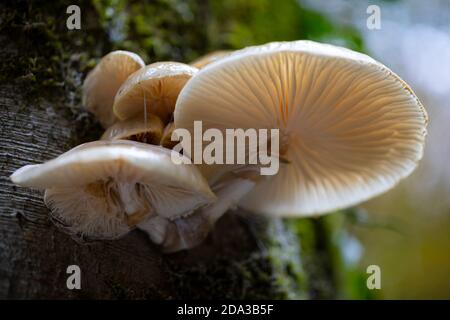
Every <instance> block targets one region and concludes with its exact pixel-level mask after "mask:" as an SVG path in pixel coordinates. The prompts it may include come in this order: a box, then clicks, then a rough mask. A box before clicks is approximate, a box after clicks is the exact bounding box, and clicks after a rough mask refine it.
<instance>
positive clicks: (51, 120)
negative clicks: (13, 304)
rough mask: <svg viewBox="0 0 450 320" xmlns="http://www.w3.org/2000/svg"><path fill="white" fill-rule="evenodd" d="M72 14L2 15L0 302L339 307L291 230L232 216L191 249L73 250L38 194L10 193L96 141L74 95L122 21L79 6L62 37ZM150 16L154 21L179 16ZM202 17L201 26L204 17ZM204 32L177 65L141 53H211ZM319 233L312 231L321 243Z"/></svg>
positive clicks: (131, 240) (96, 129)
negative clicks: (321, 302)
mask: <svg viewBox="0 0 450 320" xmlns="http://www.w3.org/2000/svg"><path fill="white" fill-rule="evenodd" d="M69 4H70V2H68V3H65V2H64V1H56V2H42V3H39V2H37V3H36V2H29V1H22V2H17V1H14V3H8V2H6V3H5V2H3V1H2V3H1V4H0V10H1V11H0V23H1V25H0V28H1V32H0V65H1V70H0V105H1V107H0V117H1V132H0V144H1V168H0V170H1V184H0V190H1V192H0V299H4V298H48V299H53V298H56V299H67V298H101V299H109V298H112V299H118V298H130V299H142V298H145V299H146V298H164V299H172V298H311V297H312V298H321V297H327V298H332V297H334V296H335V291H336V290H335V280H334V277H333V275H332V272H331V271H330V270H332V269H331V267H330V265H331V260H330V257H329V254H328V252H327V250H326V246H325V247H324V246H323V245H322V244H321V243H322V242H320V241H316V242H315V243H318V245H314V246H313V247H311V248H309V251H308V252H309V253H308V255H309V256H305V255H306V254H301V253H302V252H301V248H302V246H301V245H300V239H299V237H298V234H297V232H296V230H294V229H295V228H294V227H293V225H294V223H295V222H289V223H286V222H283V221H281V220H276V219H274V220H267V219H262V218H258V219H256V218H251V217H250V218H249V217H243V216H242V215H241V212H229V213H227V214H226V215H225V216H224V217H223V218H222V219H220V221H219V222H218V224H217V225H216V227H215V229H214V230H213V232H212V233H211V235H210V236H209V237H208V239H207V240H206V241H205V243H204V244H202V245H200V246H199V247H198V248H195V249H193V250H189V251H185V252H180V253H176V254H171V255H164V254H162V253H161V252H160V251H159V250H158V248H157V247H156V246H155V245H153V244H152V243H150V241H149V240H148V239H147V237H146V236H145V235H144V234H143V233H141V232H139V231H133V232H131V233H130V234H129V235H127V236H125V237H124V238H122V239H120V240H116V241H102V242H95V243H92V244H80V243H77V242H75V241H74V240H72V239H71V238H70V237H69V236H67V235H66V234H64V233H62V232H61V231H60V230H58V229H57V228H55V226H53V225H52V223H51V222H50V220H49V218H48V209H47V208H46V207H45V205H44V203H43V200H42V192H39V191H34V190H30V189H27V188H19V187H15V186H13V185H12V183H11V182H10V180H9V175H11V173H12V172H13V171H14V170H16V169H17V168H19V167H21V166H23V165H26V164H34V163H41V162H44V161H46V160H49V159H51V158H53V157H56V156H58V155H59V154H61V153H63V152H65V151H67V150H69V149H70V148H72V147H74V146H76V145H77V144H80V143H82V142H86V141H91V140H95V139H98V137H99V136H100V134H101V129H100V126H99V124H98V123H97V122H95V120H94V118H93V117H92V115H90V114H89V113H87V112H86V111H84V110H83V108H82V106H81V102H80V87H81V84H82V80H83V79H84V76H85V74H86V71H88V69H90V68H91V67H92V65H93V62H94V60H93V59H95V58H98V57H100V56H101V55H103V54H104V53H106V52H108V51H110V50H111V49H114V48H116V46H117V41H122V40H123V38H121V35H120V34H119V36H118V37H119V40H117V35H111V32H112V31H111V30H113V31H114V30H115V29H114V28H115V27H114V26H116V25H117V24H120V19H122V18H123V16H122V14H119V13H117V12H116V13H115V15H113V17H107V15H106V14H105V13H104V11H102V10H104V9H105V8H101V7H99V6H98V4H97V6H93V5H92V4H91V3H90V1H82V3H81V4H79V6H80V8H81V13H82V25H81V26H82V28H81V30H71V31H69V30H67V29H66V18H67V17H68V16H69V15H68V14H66V8H67V6H68V5H69ZM146 6H149V7H150V9H148V10H147V11H146V12H150V13H151V12H153V10H166V11H168V12H169V13H172V11H173V10H174V9H173V8H170V7H167V8H156V9H155V8H153V9H152V8H151V6H153V5H151V4H147V5H146ZM202 6H203V7H202ZM202 6H200V7H199V8H197V10H199V11H198V12H197V13H198V15H199V17H202V16H204V11H202V10H207V8H205V7H204V6H206V4H203V5H202ZM171 10H172V11H171ZM169 15H170V14H169ZM105 16H106V18H105ZM202 21H203V20H202V19H201V18H200V19H199V21H196V27H195V30H194V29H190V31H189V32H197V36H198V37H197V38H195V37H194V38H192V37H191V38H192V39H191V40H183V41H184V42H183V43H181V44H180V45H179V47H178V48H177V50H176V51H175V52H174V53H173V54H170V53H168V52H165V51H164V52H160V51H158V50H157V49H155V48H156V47H154V46H153V47H151V48H141V50H145V54H146V55H147V58H148V56H152V58H153V59H152V60H157V59H167V58H178V59H182V58H185V57H189V56H190V55H192V52H194V53H195V52H201V50H205V51H206V48H208V43H207V41H208V40H207V39H206V37H205V35H204V31H203V30H202ZM133 26H135V25H133V24H130V27H129V28H128V30H127V33H126V35H125V38H126V40H127V41H128V42H127V45H128V46H131V47H133V46H137V45H141V44H142V41H141V38H139V35H138V34H137V33H136V30H134V29H133ZM183 27H184V25H178V26H174V25H173V24H170V28H169V29H167V30H162V31H161V32H163V31H164V32H166V33H168V34H169V36H168V37H170V33H171V32H174V33H176V32H181V31H180V30H181V29H183ZM122 36H123V34H122ZM177 36H179V34H177ZM115 37H116V38H115ZM133 39H136V40H133ZM202 41H203V42H204V43H203V44H202ZM169 51H170V50H169ZM147 62H148V60H147ZM318 223H319V224H320V221H316V222H314V223H311V224H308V226H307V228H308V230H309V231H308V232H309V233H310V235H312V236H313V237H317V238H320V237H322V235H321V234H320V232H318V230H319V231H320V227H317V226H318ZM310 264H314V268H310V267H308V265H310ZM69 265H78V266H79V267H80V269H81V290H69V289H68V288H67V286H66V280H67V277H68V276H69V274H67V273H66V270H67V267H68V266H69ZM311 270H315V271H314V272H312V271H311ZM317 270H325V271H324V272H322V273H320V272H319V273H318V271H317ZM314 277H318V278H320V286H317V285H315V283H317V281H316V279H315V278H314Z"/></svg>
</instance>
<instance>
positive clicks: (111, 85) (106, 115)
mask: <svg viewBox="0 0 450 320" xmlns="http://www.w3.org/2000/svg"><path fill="white" fill-rule="evenodd" d="M144 65H145V64H144V61H143V60H142V59H141V58H140V57H139V56H138V55H137V54H135V53H133V52H129V51H122V50H118V51H113V52H111V53H109V54H107V55H106V56H104V57H103V58H102V59H101V60H100V62H99V64H98V65H97V66H96V67H95V68H94V69H93V70H92V71H91V72H90V73H89V74H88V75H87V77H86V79H85V80H84V83H83V105H84V106H85V107H86V109H88V110H89V111H91V112H92V113H93V114H94V115H95V116H96V117H97V118H98V120H99V121H100V123H101V124H102V126H103V127H104V128H107V127H109V126H110V125H112V124H113V123H114V122H115V121H116V117H115V116H114V113H113V112H112V107H113V103H114V96H115V95H116V93H117V90H119V88H120V86H121V85H122V83H124V81H125V80H126V79H127V78H128V76H129V75H130V74H132V73H133V72H135V71H136V70H138V69H140V68H142V67H144Z"/></svg>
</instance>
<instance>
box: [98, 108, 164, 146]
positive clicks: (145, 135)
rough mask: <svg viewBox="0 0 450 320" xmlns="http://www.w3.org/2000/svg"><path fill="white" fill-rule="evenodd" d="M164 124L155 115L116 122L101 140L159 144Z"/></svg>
mask: <svg viewBox="0 0 450 320" xmlns="http://www.w3.org/2000/svg"><path fill="white" fill-rule="evenodd" d="M163 130H164V124H163V123H162V121H161V119H159V117H157V116H154V115H151V114H149V115H147V116H145V115H139V116H137V117H135V118H132V119H127V120H124V121H119V122H116V123H115V124H114V125H112V126H111V127H109V128H108V129H107V130H106V131H105V132H104V133H103V135H102V137H101V140H133V141H137V142H144V143H149V144H156V145H157V144H159V142H160V140H161V137H162V135H163Z"/></svg>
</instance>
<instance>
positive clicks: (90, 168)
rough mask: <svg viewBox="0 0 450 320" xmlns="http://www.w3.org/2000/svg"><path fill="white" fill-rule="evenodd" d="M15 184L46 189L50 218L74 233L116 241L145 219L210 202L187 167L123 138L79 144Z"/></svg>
mask: <svg viewBox="0 0 450 320" xmlns="http://www.w3.org/2000/svg"><path fill="white" fill-rule="evenodd" d="M11 180H12V181H13V182H14V183H15V184H17V185H20V186H26V187H32V188H38V189H46V194H45V202H46V204H47V205H48V206H49V207H50V208H51V209H52V214H53V217H54V218H55V219H56V220H57V221H59V222H61V224H63V225H65V226H67V229H68V230H69V231H70V232H72V233H76V234H81V235H83V236H87V237H94V238H116V237H118V236H121V235H123V234H125V233H126V232H128V231H129V230H130V228H132V227H134V226H135V225H136V224H138V223H140V222H142V221H144V220H145V219H146V218H149V217H152V216H155V215H159V216H161V217H163V218H167V219H175V218H179V217H183V216H184V215H187V214H190V213H191V212H193V211H194V210H195V209H197V208H198V207H200V206H203V205H205V204H208V203H210V202H212V201H214V200H215V196H214V194H213V193H212V191H211V190H210V188H209V186H208V184H207V182H206V181H205V180H204V178H203V176H202V175H201V173H200V172H199V171H198V170H197V169H196V168H195V166H193V165H183V164H180V165H177V164H175V163H173V162H172V160H171V156H170V150H167V149H164V148H162V147H159V146H152V145H148V144H143V143H138V142H134V141H127V140H116V141H96V142H89V143H85V144H83V145H80V146H78V147H76V148H74V149H72V150H70V151H68V152H66V153H64V154H62V155H61V156H59V157H57V158H55V159H53V160H50V161H48V162H46V163H43V164H38V165H27V166H25V167H22V168H20V169H18V170H17V171H16V172H14V173H13V174H12V175H11Z"/></svg>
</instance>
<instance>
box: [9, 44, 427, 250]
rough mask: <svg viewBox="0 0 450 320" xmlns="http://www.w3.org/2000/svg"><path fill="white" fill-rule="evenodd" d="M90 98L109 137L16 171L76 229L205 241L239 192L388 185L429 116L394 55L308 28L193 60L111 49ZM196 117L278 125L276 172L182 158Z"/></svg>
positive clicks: (252, 197)
mask: <svg viewBox="0 0 450 320" xmlns="http://www.w3.org/2000/svg"><path fill="white" fill-rule="evenodd" d="M83 103H84V106H85V107H86V108H87V109H88V110H89V111H91V112H92V113H93V114H94V115H95V116H96V117H97V118H98V120H99V121H100V123H101V124H102V125H103V126H104V128H105V132H104V134H103V135H102V137H101V138H100V140H99V141H95V142H89V143H85V144H83V145H80V146H77V147H75V148H73V149H72V150H70V151H68V152H66V153H64V154H62V155H61V156H59V157H57V158H55V159H53V160H50V161H48V162H46V163H44V164H37V165H28V166H25V167H23V168H20V169H18V170H17V171H16V172H14V173H13V174H12V176H11V179H12V181H13V182H14V183H15V184H18V185H21V186H26V187H32V188H39V189H44V190H45V196H44V201H45V203H46V205H47V206H48V207H49V208H50V209H51V217H52V219H53V220H54V221H55V223H56V224H57V225H58V226H60V227H62V228H63V229H64V230H66V231H67V232H69V233H70V234H72V235H73V236H74V237H77V238H81V239H115V238H118V237H121V236H123V235H124V234H126V233H127V232H129V231H130V230H132V229H133V228H138V229H141V230H143V231H145V232H146V233H147V234H148V235H149V237H150V239H151V240H152V241H153V242H155V243H156V244H159V245H160V246H161V248H162V249H163V250H164V251H166V252H173V251H178V250H182V249H188V248H191V247H193V246H195V245H197V244H199V243H200V242H201V241H202V240H203V239H204V238H205V237H206V235H207V234H208V232H209V231H210V229H211V228H212V226H213V225H214V223H215V222H216V221H217V219H218V218H220V217H221V216H222V215H223V214H224V213H225V212H226V211H227V210H228V209H230V208H231V207H233V206H237V205H238V206H241V207H243V208H245V209H247V210H248V211H251V212H255V213H260V214H265V215H275V216H311V215H319V214H323V213H326V212H330V211H332V210H336V209H339V208H343V207H347V206H350V205H354V204H357V203H360V202H361V201H364V200H366V199H368V198H370V197H373V196H375V195H378V194H380V193H382V192H385V191H387V190H388V189H390V188H392V187H393V186H394V185H395V184H396V183H398V182H399V181H400V180H401V179H402V178H404V177H406V176H408V175H409V174H410V173H411V172H412V171H413V170H414V168H415V167H416V165H417V163H418V161H419V160H420V158H421V157H422V154H423V146H424V141H425V135H426V125H427V115H426V112H425V109H424V108H423V106H422V105H421V103H420V102H419V100H418V98H417V97H416V95H415V94H414V93H413V91H412V90H411V88H410V87H409V86H408V85H407V84H406V83H405V82H404V81H403V80H401V79H400V78H399V77H398V76H397V75H396V74H395V73H393V72H392V71H391V70H389V69H388V68H387V67H385V66H384V65H382V64H381V63H379V62H376V61H375V60H373V59H372V58H370V57H368V56H366V55H364V54H361V53H357V52H354V51H351V50H348V49H345V48H340V47H336V46H332V45H327V44H321V43H316V42H311V41H294V42H276V43H269V44H265V45H260V46H254V47H248V48H244V49H241V50H238V51H234V52H228V51H219V52H214V53H211V54H208V55H206V56H205V57H203V58H200V59H198V60H196V61H194V62H193V63H191V64H190V65H187V64H183V63H179V62H157V63H153V64H150V65H147V66H145V64H144V62H143V61H142V59H141V58H140V57H139V56H137V55H136V54H134V53H131V52H126V51H114V52H112V53H110V54H108V55H106V56H105V57H104V58H103V59H102V60H101V61H100V63H99V64H98V65H97V66H96V67H95V68H94V69H93V70H92V71H91V72H90V73H89V75H88V76H87V78H86V80H85V82H84V86H83ZM195 121H202V124H203V127H204V128H206V129H208V128H214V129H218V130H220V131H221V132H223V133H225V131H226V130H227V129H249V128H254V129H278V130H279V132H280V141H279V147H280V148H279V152H278V153H272V155H271V156H273V157H278V158H279V159H281V160H282V161H280V162H281V167H280V170H279V172H278V173H277V174H276V175H273V176H261V175H260V174H259V172H258V170H255V169H257V168H258V165H245V164H244V165H242V164H240V165H233V164H212V165H206V164H200V165H194V164H190V163H189V161H187V162H183V163H181V164H178V163H177V164H175V163H174V162H173V161H172V160H171V152H172V150H171V149H172V148H173V147H174V146H175V144H177V143H178V142H177V141H176V139H175V138H176V137H175V136H176V135H174V134H173V132H174V129H178V128H182V129H185V130H188V131H189V132H191V133H192V136H195V135H194V122H195ZM184 142H185V141H184V140H183V141H181V145H182V147H183V149H182V154H180V156H181V157H185V158H186V159H189V158H190V146H188V145H184V144H183V143H184ZM194 143H195V142H194ZM197 143H202V142H200V141H197ZM247 151H248V150H247ZM188 163H189V164H188Z"/></svg>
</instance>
